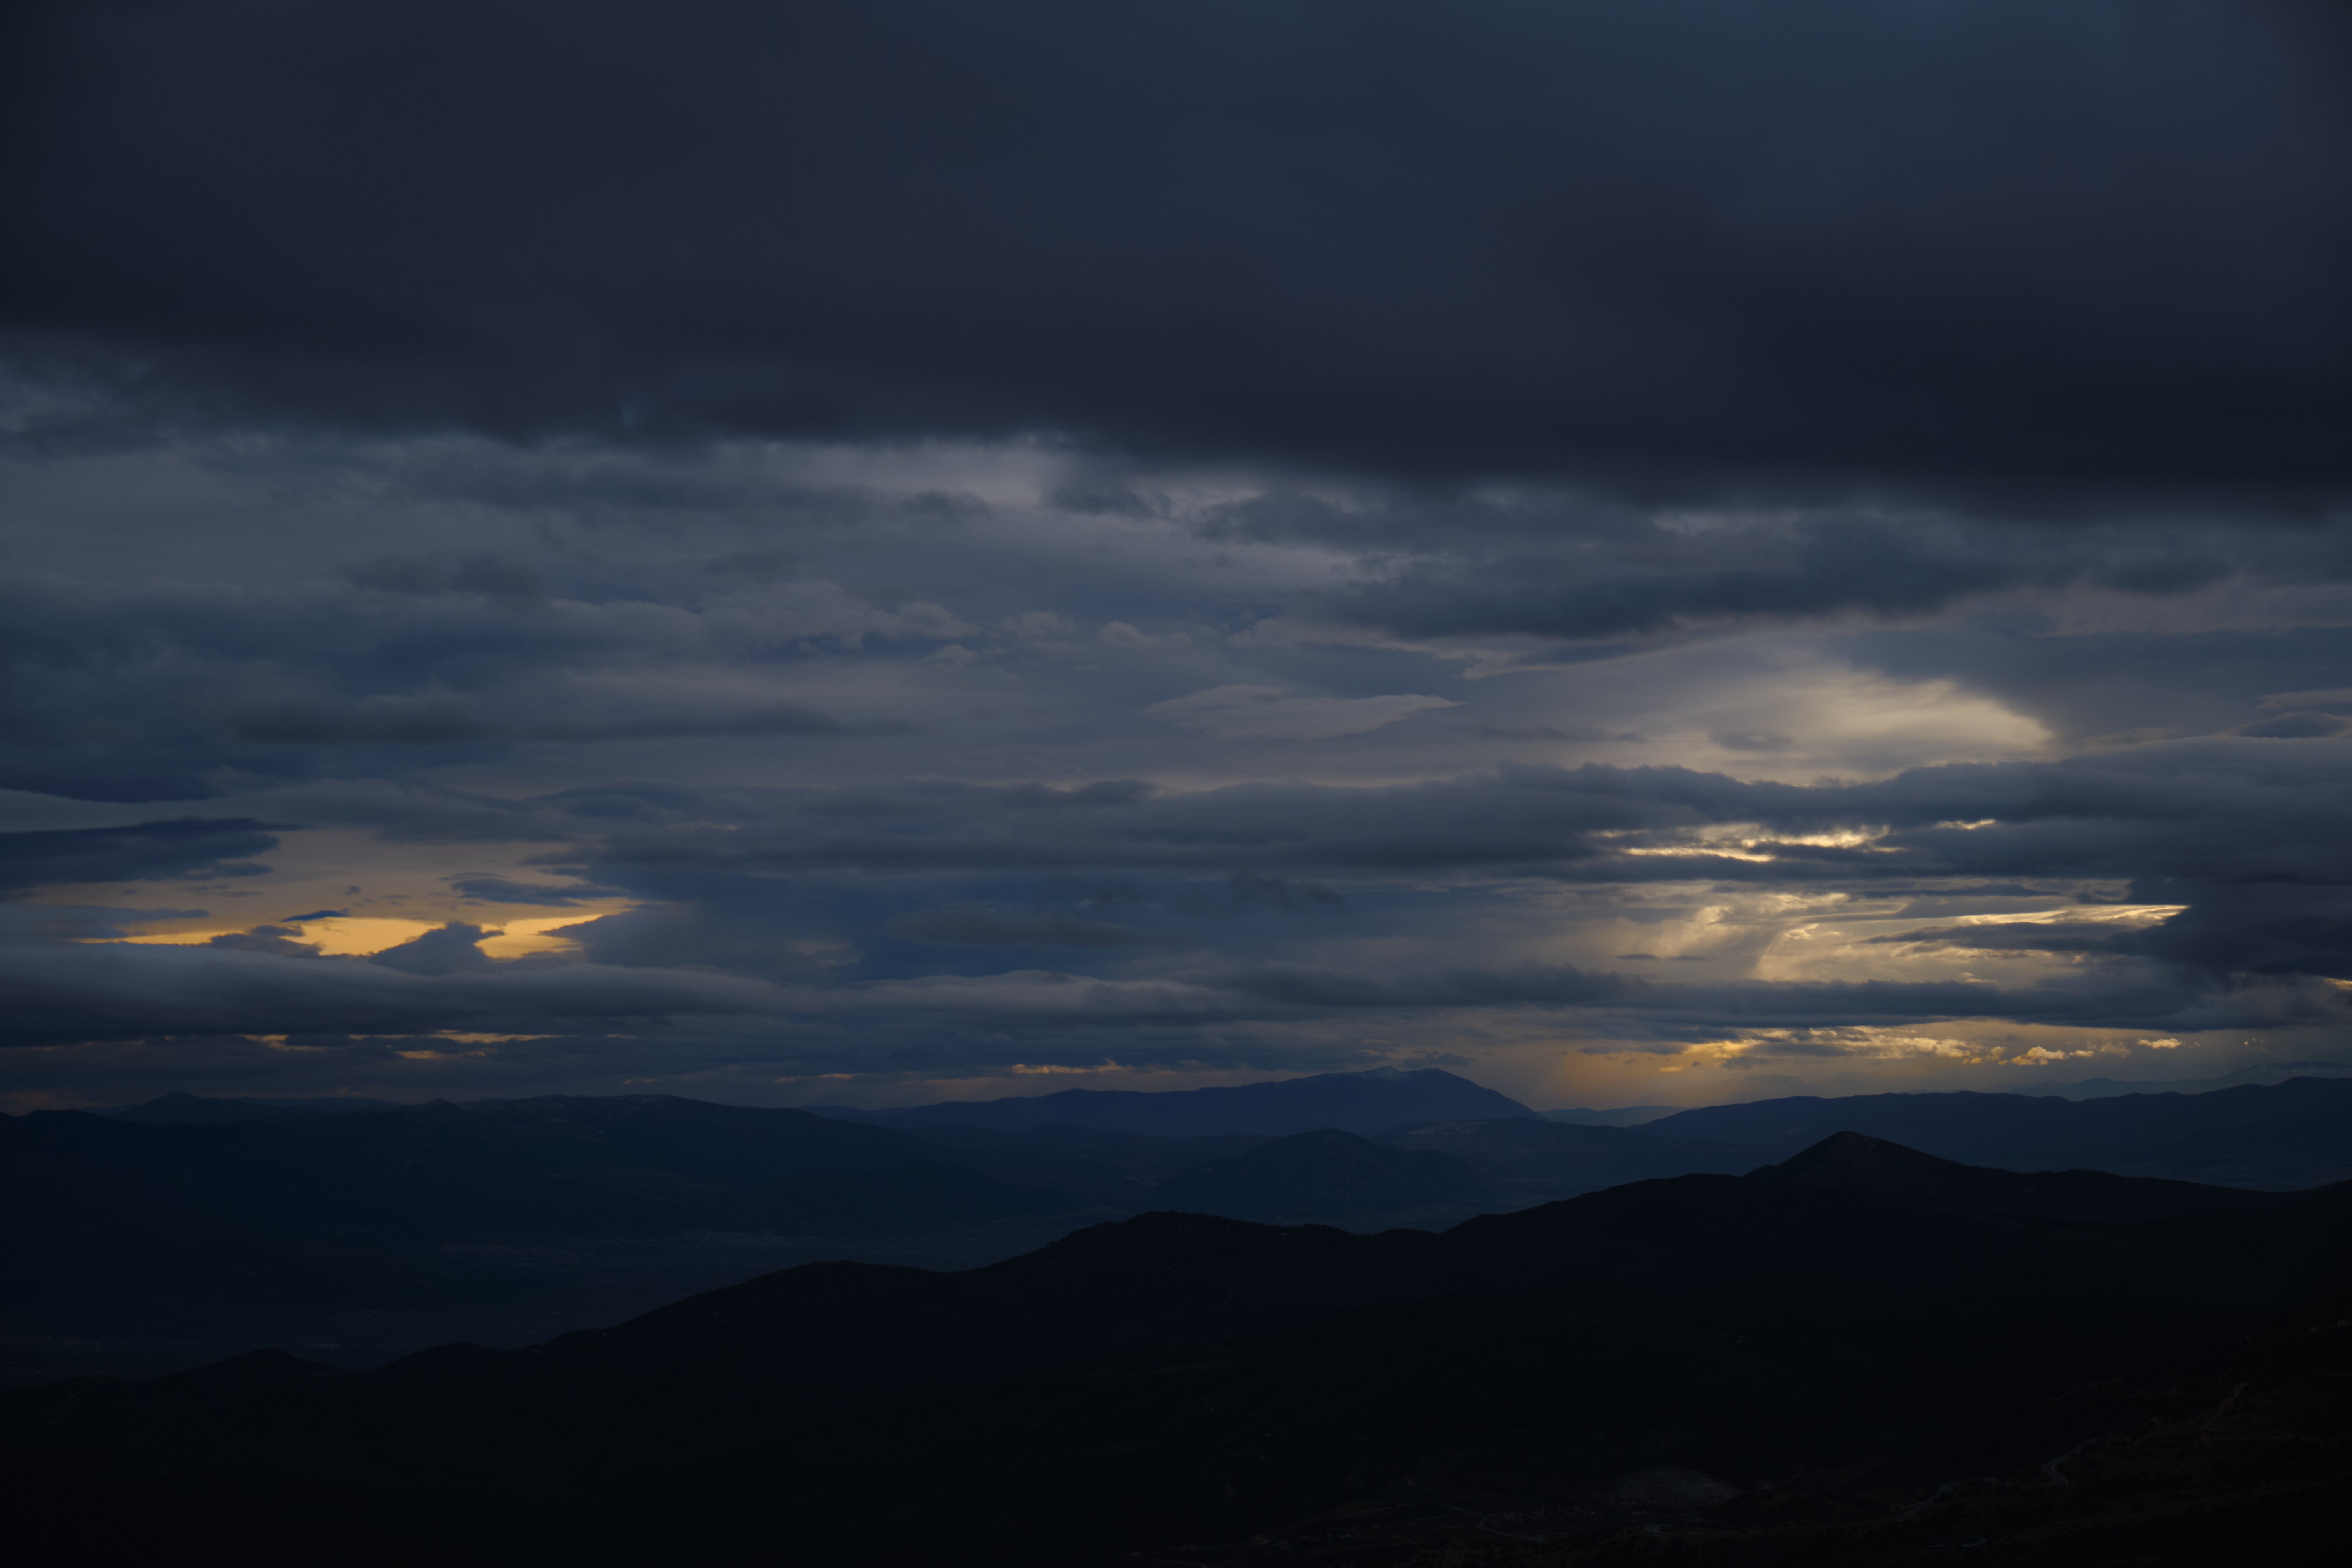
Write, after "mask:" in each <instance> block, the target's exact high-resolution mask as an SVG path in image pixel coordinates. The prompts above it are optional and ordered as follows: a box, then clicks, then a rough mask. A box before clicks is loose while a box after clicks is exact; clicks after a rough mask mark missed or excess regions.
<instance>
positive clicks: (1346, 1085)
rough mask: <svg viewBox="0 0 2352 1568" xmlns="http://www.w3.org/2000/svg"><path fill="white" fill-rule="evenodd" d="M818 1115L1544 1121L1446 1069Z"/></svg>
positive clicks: (1280, 1130) (1178, 1130) (1362, 1127)
mask: <svg viewBox="0 0 2352 1568" xmlns="http://www.w3.org/2000/svg"><path fill="white" fill-rule="evenodd" d="M818 1109H820V1110H823V1111H824V1114H825V1115H828V1116H835V1117H840V1118H842V1119H844V1120H845V1121H864V1122H868V1123H871V1124H873V1125H875V1126H880V1127H920V1126H926V1125H935V1124H938V1123H940V1122H954V1123H956V1124H957V1125H959V1126H964V1127H986V1128H994V1129H996V1130H998V1131H1008V1132H1018V1131H1024V1130H1025V1129H1028V1128H1032V1127H1043V1126H1045V1125H1047V1124H1048V1123H1051V1122H1057V1121H1058V1122H1069V1123H1073V1124H1075V1125H1076V1126H1080V1127H1096V1128H1102V1129H1105V1130H1107V1131H1114V1132H1156V1133H1160V1134H1165V1135H1172V1136H1179V1137H1202V1136H1214V1135H1216V1134H1220V1133H1234V1132H1255V1133H1257V1134H1259V1135H1260V1136H1265V1137H1278V1136H1281V1135H1284V1134H1286V1133H1291V1132H1311V1131H1314V1130H1315V1129H1317V1128H1318V1127H1336V1128H1339V1130H1340V1131H1345V1132H1370V1131H1373V1130H1374V1129H1376V1128H1381V1127H1397V1126H1402V1125H1403V1124H1405V1123H1407V1122H1412V1121H1453V1120H1457V1119H1463V1118H1469V1117H1489V1116H1533V1115H1534V1114H1535V1112H1534V1111H1532V1110H1528V1108H1527V1107H1526V1106H1524V1105H1521V1104H1520V1103H1519V1102H1518V1101H1517V1100H1513V1099H1511V1098H1510V1097H1509V1096H1507V1095H1502V1094H1497V1093H1496V1092H1495V1091H1494V1090H1493V1089H1486V1088H1484V1087H1482V1086H1481V1085H1478V1084H1475V1083H1472V1082H1471V1081H1470V1080H1469V1079H1466V1078H1461V1077H1457V1076H1456V1075H1454V1074H1453V1073H1450V1072H1446V1071H1444V1069H1443V1068H1417V1069H1412V1070H1407V1069H1403V1068H1370V1070H1368V1071H1364V1072H1334V1073H1322V1074H1318V1076H1316V1077H1313V1078H1294V1079H1282V1080H1280V1081H1278V1082H1275V1083H1252V1084H1243V1085H1240V1086H1238V1087H1234V1088H1226V1089H1169V1090H1162V1091H1159V1092H1153V1091H1150V1090H1145V1089H1063V1090H1061V1091H1060V1092H1059V1093H1056V1094H1041V1095H1035V1096H1032V1097H1028V1098H1024V1099H1015V1100H951V1101H949V1102H947V1103H944V1104H940V1105H920V1106H908V1107H902V1108H899V1109H897V1110H847V1109H844V1108H839V1107H832V1106H826V1107H820V1108H818Z"/></svg>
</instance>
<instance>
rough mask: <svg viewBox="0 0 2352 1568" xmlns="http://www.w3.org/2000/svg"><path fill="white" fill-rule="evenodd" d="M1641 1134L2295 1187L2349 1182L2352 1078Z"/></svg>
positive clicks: (1833, 1107) (2005, 1101) (1657, 1124)
mask: <svg viewBox="0 0 2352 1568" xmlns="http://www.w3.org/2000/svg"><path fill="white" fill-rule="evenodd" d="M1633 1132H1634V1133H1635V1134H1636V1135H1637V1136H1642V1137H1648V1138H1655V1139H1659V1140H1662V1141H1664V1142H1669V1143H1678V1144H1688V1145H1695V1146H1696V1145H1704V1146H1706V1147H1708V1148H1712V1149H1737V1150H1740V1151H1744V1152H1747V1153H1748V1154H1750V1155H1752V1156H1754V1157H1756V1160H1757V1163H1763V1162H1765V1161H1768V1160H1780V1159H1782V1158H1784V1157H1786V1156H1787V1155H1789V1154H1792V1153H1794V1152H1797V1151H1798V1150H1800V1149H1802V1148H1805V1147H1806V1146H1808V1145H1809V1144H1811V1143H1815V1142H1819V1141H1820V1140H1822V1139H1823V1138H1826V1137H1828V1136H1829V1135H1830V1134H1832V1133H1833V1132H1865V1133H1868V1134H1869V1135H1870V1136H1872V1137H1874V1138H1884V1139H1888V1140H1891V1141H1892V1142H1897V1143H1903V1144H1906V1145H1907V1146H1909V1147H1911V1148H1914V1149H1919V1150H1924V1151H1925V1152H1928V1153H1931V1154H1935V1155H1937V1156H1939V1157H1941V1158H1943V1159H1947V1160H1959V1161H1965V1162H1967V1163H1970V1164H1976V1165H1997V1166H2001V1167H2003V1168H2006V1169H2009V1170H2013V1171H2047V1170H2064V1169H2069V1168H2082V1169H2093V1170H2103V1171H2111V1172H2116V1173H2122V1174H2126V1175H2138V1176H2168V1177H2173V1178H2176V1179H2180V1180H2188V1181H2203V1182H2217V1183H2221V1184H2224V1185H2229V1186H2242V1187H2263V1188H2271V1189H2275V1190H2289V1189H2294V1188H2298V1187H2312V1186H2318V1185H2321V1184H2326V1183H2329V1182H2338V1181H2344V1180H2347V1178H2352V1079H2315V1078H2305V1079H2289V1080H2288V1081H2287V1082H2285V1083H2281V1084H2273V1085H2268V1086H2252V1085H2250V1086H2247V1087H2244V1088H2240V1089H2216V1090H2213V1091H2212V1092H2210V1093H2206V1094H2127V1095H2116V1096H2112V1097H2107V1098H2102V1099H2095V1100H2063V1099H2059V1098H2056V1097H2054V1096H2048V1095H2032V1094H1968V1093H1961V1094H1866V1095H1853V1096H1850V1097H1847V1098H1844V1099H1835V1100H1831V1099H1822V1098H1819V1097H1816V1096H1811V1095H1800V1096H1797V1097H1794V1098H1791V1099H1786V1100H1755V1101H1752V1102H1750V1103H1748V1104H1746V1105H1711V1106H1706V1107H1705V1108H1703V1109H1700V1110H1685V1111H1679V1112H1677V1113H1676V1114H1675V1115H1673V1116H1668V1117H1664V1118H1662V1119H1661V1120H1659V1121H1653V1122H1650V1123H1648V1124H1647V1125H1645V1126H1643V1127H1639V1128H1635V1129H1633Z"/></svg>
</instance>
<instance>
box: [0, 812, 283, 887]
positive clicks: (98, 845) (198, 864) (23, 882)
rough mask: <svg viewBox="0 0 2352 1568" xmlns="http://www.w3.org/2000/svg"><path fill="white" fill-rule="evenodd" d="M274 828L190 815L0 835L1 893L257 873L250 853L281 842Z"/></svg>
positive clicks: (236, 820)
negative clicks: (154, 820) (151, 820)
mask: <svg viewBox="0 0 2352 1568" xmlns="http://www.w3.org/2000/svg"><path fill="white" fill-rule="evenodd" d="M276 847H278V839H277V838H276V837H274V836H273V835H272V834H271V833H270V832H269V831H268V824H264V823H259V822H255V821H251V820H249V819H226V818H212V819H205V818H200V817H184V818H179V819H176V820H168V821H163V822H147V823H141V824H138V825H137V826H126V827H84V828H60V829H56V830H53V831H49V832H33V833H0V898H6V897H10V896H13V895H16V894H20V893H23V892H26V891H27V890H30V889H36V888H44V887H54V886H58V885H59V884H66V885H71V884H74V883H83V882H142V881H147V880H149V879H173V880H209V879H214V878H218V877H250V876H257V875H259V874H260V872H261V870H262V868H261V867H260V866H258V865H257V864H256V863H255V862H254V861H253V860H252V859H251V857H253V856H256V855H261V854H266V853H268V851H269V850H271V849H274V848H276Z"/></svg>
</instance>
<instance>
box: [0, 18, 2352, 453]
mask: <svg viewBox="0 0 2352 1568" xmlns="http://www.w3.org/2000/svg"><path fill="white" fill-rule="evenodd" d="M133 16H134V14H133V13H131V12H129V11H123V10H118V9H116V8H114V7H110V6H92V5H47V6H39V5H36V6H26V7H20V8H18V10H17V13H16V17H15V20H14V22H13V24H12V34H11V39H10V42H11V46H12V47H11V48H10V50H9V51H8V52H9V54H10V56H11V58H12V61H13V70H14V73H15V75H14V79H13V80H12V82H11V84H10V89H9V90H10V98H11V101H12V102H13V103H14V104H15V105H16V106H17V113H18V116H19V126H20V130H19V134H18V137H17V139H16V140H17V144H18V145H20V146H22V147H26V148H29V149H34V150H35V151H34V152H33V153H30V154H29V155H27V156H26V157H24V158H20V159H18V160H16V162H15V163H13V164H12V174H11V183H10V198H9V199H10V202H11V205H12V207H13V209H14V215H13V216H15V217H16V220H17V221H16V226H15V227H16V235H17V240H16V243H15V244H13V245H12V246H11V247H9V250H8V255H7V257H6V258H5V274H0V282H5V289H0V299H5V301H6V315H5V324H6V325H7V326H8V327H10V328H12V329H13V330H14V331H15V334H16V342H17V344H18V347H19V349H20V351H21V353H23V354H24V355H25V356H26V359H27V361H28V363H37V364H40V365H42V366H45V367H46V373H47V374H49V375H50V376H51V377H52V381H53V384H54V385H55V386H56V387H58V388H59V389H60V394H59V395H61V396H62V397H63V399H64V401H62V402H58V401H55V400H52V401H51V402H50V403H48V404H46V405H43V406H44V407H46V408H47V410H48V413H47V414H46V415H44V416H42V418H41V420H40V421H39V422H38V423H39V426H40V427H41V428H42V429H45V430H46V431H47V433H48V435H49V436H50V437H53V438H58V439H76V438H83V439H95V438H100V437H101V436H102V433H103V431H104V429H105V428H106V426H107V422H108V420H109V419H110V418H112V417H114V416H110V415H107V414H103V413H95V412H92V411H91V410H92V405H91V404H90V402H89V399H91V398H96V399H97V400H98V402H99V403H100V404H106V403H108V402H109V400H111V401H112V405H113V406H114V407H115V409H116V410H117V412H118V413H120V412H121V411H122V410H123V409H124V408H126V407H128V408H131V409H138V410H143V414H142V417H145V418H149V419H154V420H162V421H165V422H170V423H174V424H178V425H181V426H189V425H196V424H203V423H205V422H217V421H220V420H224V419H227V420H251V421H259V422H269V421H276V420H283V419H294V420H297V421H311V422H316V421H322V420H323V421H331V422H341V423H343V424H346V425H351V426H366V427H373V428H394V429H415V428H421V427H444V426H448V425H450V424H452V423H457V424H464V425H468V426H474V427H477V428H481V429H487V430H492V431H497V432H502V433H546V432H550V431H557V430H595V431H605V432H612V433H615V434H620V435H624V436H629V435H633V434H644V433H647V432H670V433H677V432H698V431H708V430H712V429H736V430H753V431H765V432H793V433H818V434H826V435H841V436H850V437H865V436H876V435H885V436H891V435H921V436H931V435H937V434H941V433H950V432H954V433H963V434H973V435H981V436H992V435H1000V434H1005V433H1010V432H1016V431H1023V430H1034V429H1053V430H1059V431H1064V432H1066V433H1068V434H1070V435H1072V436H1075V437H1077V438H1078V439H1079V440H1081V441H1082V442H1085V443H1087V444H1089V445H1090V446H1093V447H1097V448H1098V449H1102V450H1106V451H1110V450H1128V451H1144V450H1153V451H1160V452H1180V453H1187V454H1211V455H1217V456H1250V457H1259V458H1279V459H1297V460H1305V461H1308V462H1312V463H1316V464H1321V465H1337V466H1339V467H1342V468H1377V469H1388V470H1392V471H1393V470H1403V471H1412V472H1418V473H1423V474H1430V473H1462V472H1475V471H1486V472H1530V471H1558V470H1560V469H1562V468H1577V469H1580V470H1581V471H1588V472H1591V471H1606V472H1608V473H1611V474H1612V475H1614V476H1616V477H1617V478H1618V479H1621V480H1622V481H1623V482H1626V483H1630V484H1634V485H1637V486H1646V487H1649V488H1650V489H1682V490H1685V491H1688V490H1690V489H1693V488H1695V487H1701V486H1709V487H1711V486H1716V485H1719V484H1721V483H1722V482H1724V480H1725V479H1726V478H1727V477H1729V476H1738V475H1746V476H1748V477H1749V479H1750V480H1751V481H1752V480H1754V479H1758V478H1759V477H1761V476H1766V475H1771V474H1779V475H1781V476H1783V477H1784V478H1794V479H1798V480H1801V481H1806V482H1832V483H1834V484H1837V485H1844V484H1847V483H1849V482H1851V481H1852V480H1853V479H1854V478H1855V477H1856V476H1858V475H1876V476H1879V477H1881V478H1885V479H1909V480H1916V481H1922V482H1955V483H1960V484H1965V485H1969V486H1974V487H1978V488H1990V489H1995V490H1999V489H2004V488H2009V487H2015V486H2019V485H2024V486H2044V487H2047V486H2052V485H2056V486H2059V487H2062V488H2063V487H2064V486H2068V485H2073V486H2078V487H2079V486H2089V487H2093V488H2095V489H2126V490H2127V489H2151V488H2161V487H2168V486H2185V487H2189V488H2190V489H2197V488H2200V487H2217V486H2218V487H2227V488H2235V489H2244V490H2252V491H2263V492H2268V493H2272V494H2273V495H2280V496H2284V495H2291V494H2296V493H2300V494H2304V495H2306V496H2307V495H2311V494H2314V493H2326V492H2329V491H2333V490H2335V489H2339V488H2340V487H2341V485H2342V484H2343V482H2344V480H2345V479H2346V478H2347V462H2352V458H2347V450H2346V447H2345V444H2344V442H2343V440H2342V438H2341V432H2342V430H2343V429H2344V428H2345V427H2346V426H2347V424H2352V403H2347V385H2352V383H2347V370H2346V366H2347V363H2352V353H2347V348H2352V307H2347V297H2346V291H2345V289H2344V287H2343V283H2342V279H2343V278H2344V277H2345V276H2346V274H2347V260H2352V254H2347V245H2352V228H2347V222H2346V204H2345V201H2344V197H2343V189H2344V176H2345V173H2346V170H2347V156H2346V153H2347V145H2352V127H2347V117H2346V115H2345V114H2344V112H2343V104H2344V101H2345V94H2344V87H2345V76H2346V69H2347V27H2346V24H2345V23H2344V21H2343V16H2342V12H2341V10H2340V8H2338V7H2334V6H2330V5H2325V4H2317V3H2303V0H2231V3H2229V4H2220V3H2215V4H2189V5H2166V6H2149V5H2138V4H2132V3H2129V0H2084V3H2081V4H2074V5H2064V6H2050V5H2035V4H2030V3H2027V0H1979V3H1976V4H1970V5H1927V4H1911V3H1898V4H1885V3H1883V0H1811V3H1809V4H1806V5H1803V6H1801V8H1800V10H1799V12H1798V13H1797V14H1795V15H1793V16H1792V15H1791V14H1790V10H1789V8H1788V7H1787V6H1784V5H1765V4H1758V3H1750V0H1666V3H1660V0H1616V3H1607V4H1598V5H1577V6H1528V5H1512V4H1506V3H1504V0H1485V3H1476V4H1469V5H1449V6H1442V7H1429V6H1422V5H1408V4H1402V3H1396V4H1391V3H1388V0H1372V3H1369V4H1368V3H1365V0H1283V3H1277V4H1265V3H1262V0H1246V3H1244V0H1233V3H1230V4H1197V3H1184V4H1176V3H1173V0H1170V3H1164V4H1161V3H1147V4H1141V5H1119V6H1111V7H1105V6H1098V5H1086V4H1080V3H1077V0H1016V3H1012V4H1003V5H989V6H986V7H978V8H975V7H971V6H968V5H956V4H950V3H945V0H886V3H881V4H874V5H859V6H854V7H841V6H831V5H783V6H776V5H748V4H745V5H708V6H696V7H690V8H686V9H683V10H681V9H680V8H678V7H676V6H668V5H643V4H620V3H605V4H598V5H579V6H572V7H568V8H567V9H566V11H565V13H564V16H563V18H562V26H561V27H560V28H559V29H558V30H557V34H556V36H554V37H551V36H550V34H549V31H548V23H547V18H546V16H545V14H544V13H543V12H542V11H541V10H540V9H539V8H537V7H531V6H523V5H480V4H469V5H463V6H457V5H436V4H413V3H412V4H404V5H342V6H338V7H335V8H334V9H333V10H332V11H331V12H320V11H317V10H314V9H308V8H300V7H289V6H286V5H279V4H272V3H268V0H247V3H246V4H242V5H236V6H232V7H229V8H227V9H226V10H224V8H223V7H221V6H219V5H205V6H197V5H152V6H145V7H142V8H140V9H139V10H138V11H137V12H136V13H135V20H134V19H133ZM1988 106H1998V112H1989V111H1988ZM456 236H462V237H463V240H462V242H457V241H454V240H453V239H452V237H456ZM77 400H79V401H77ZM77 410H79V413H77ZM78 420H79V424H77V421H78Z"/></svg>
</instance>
